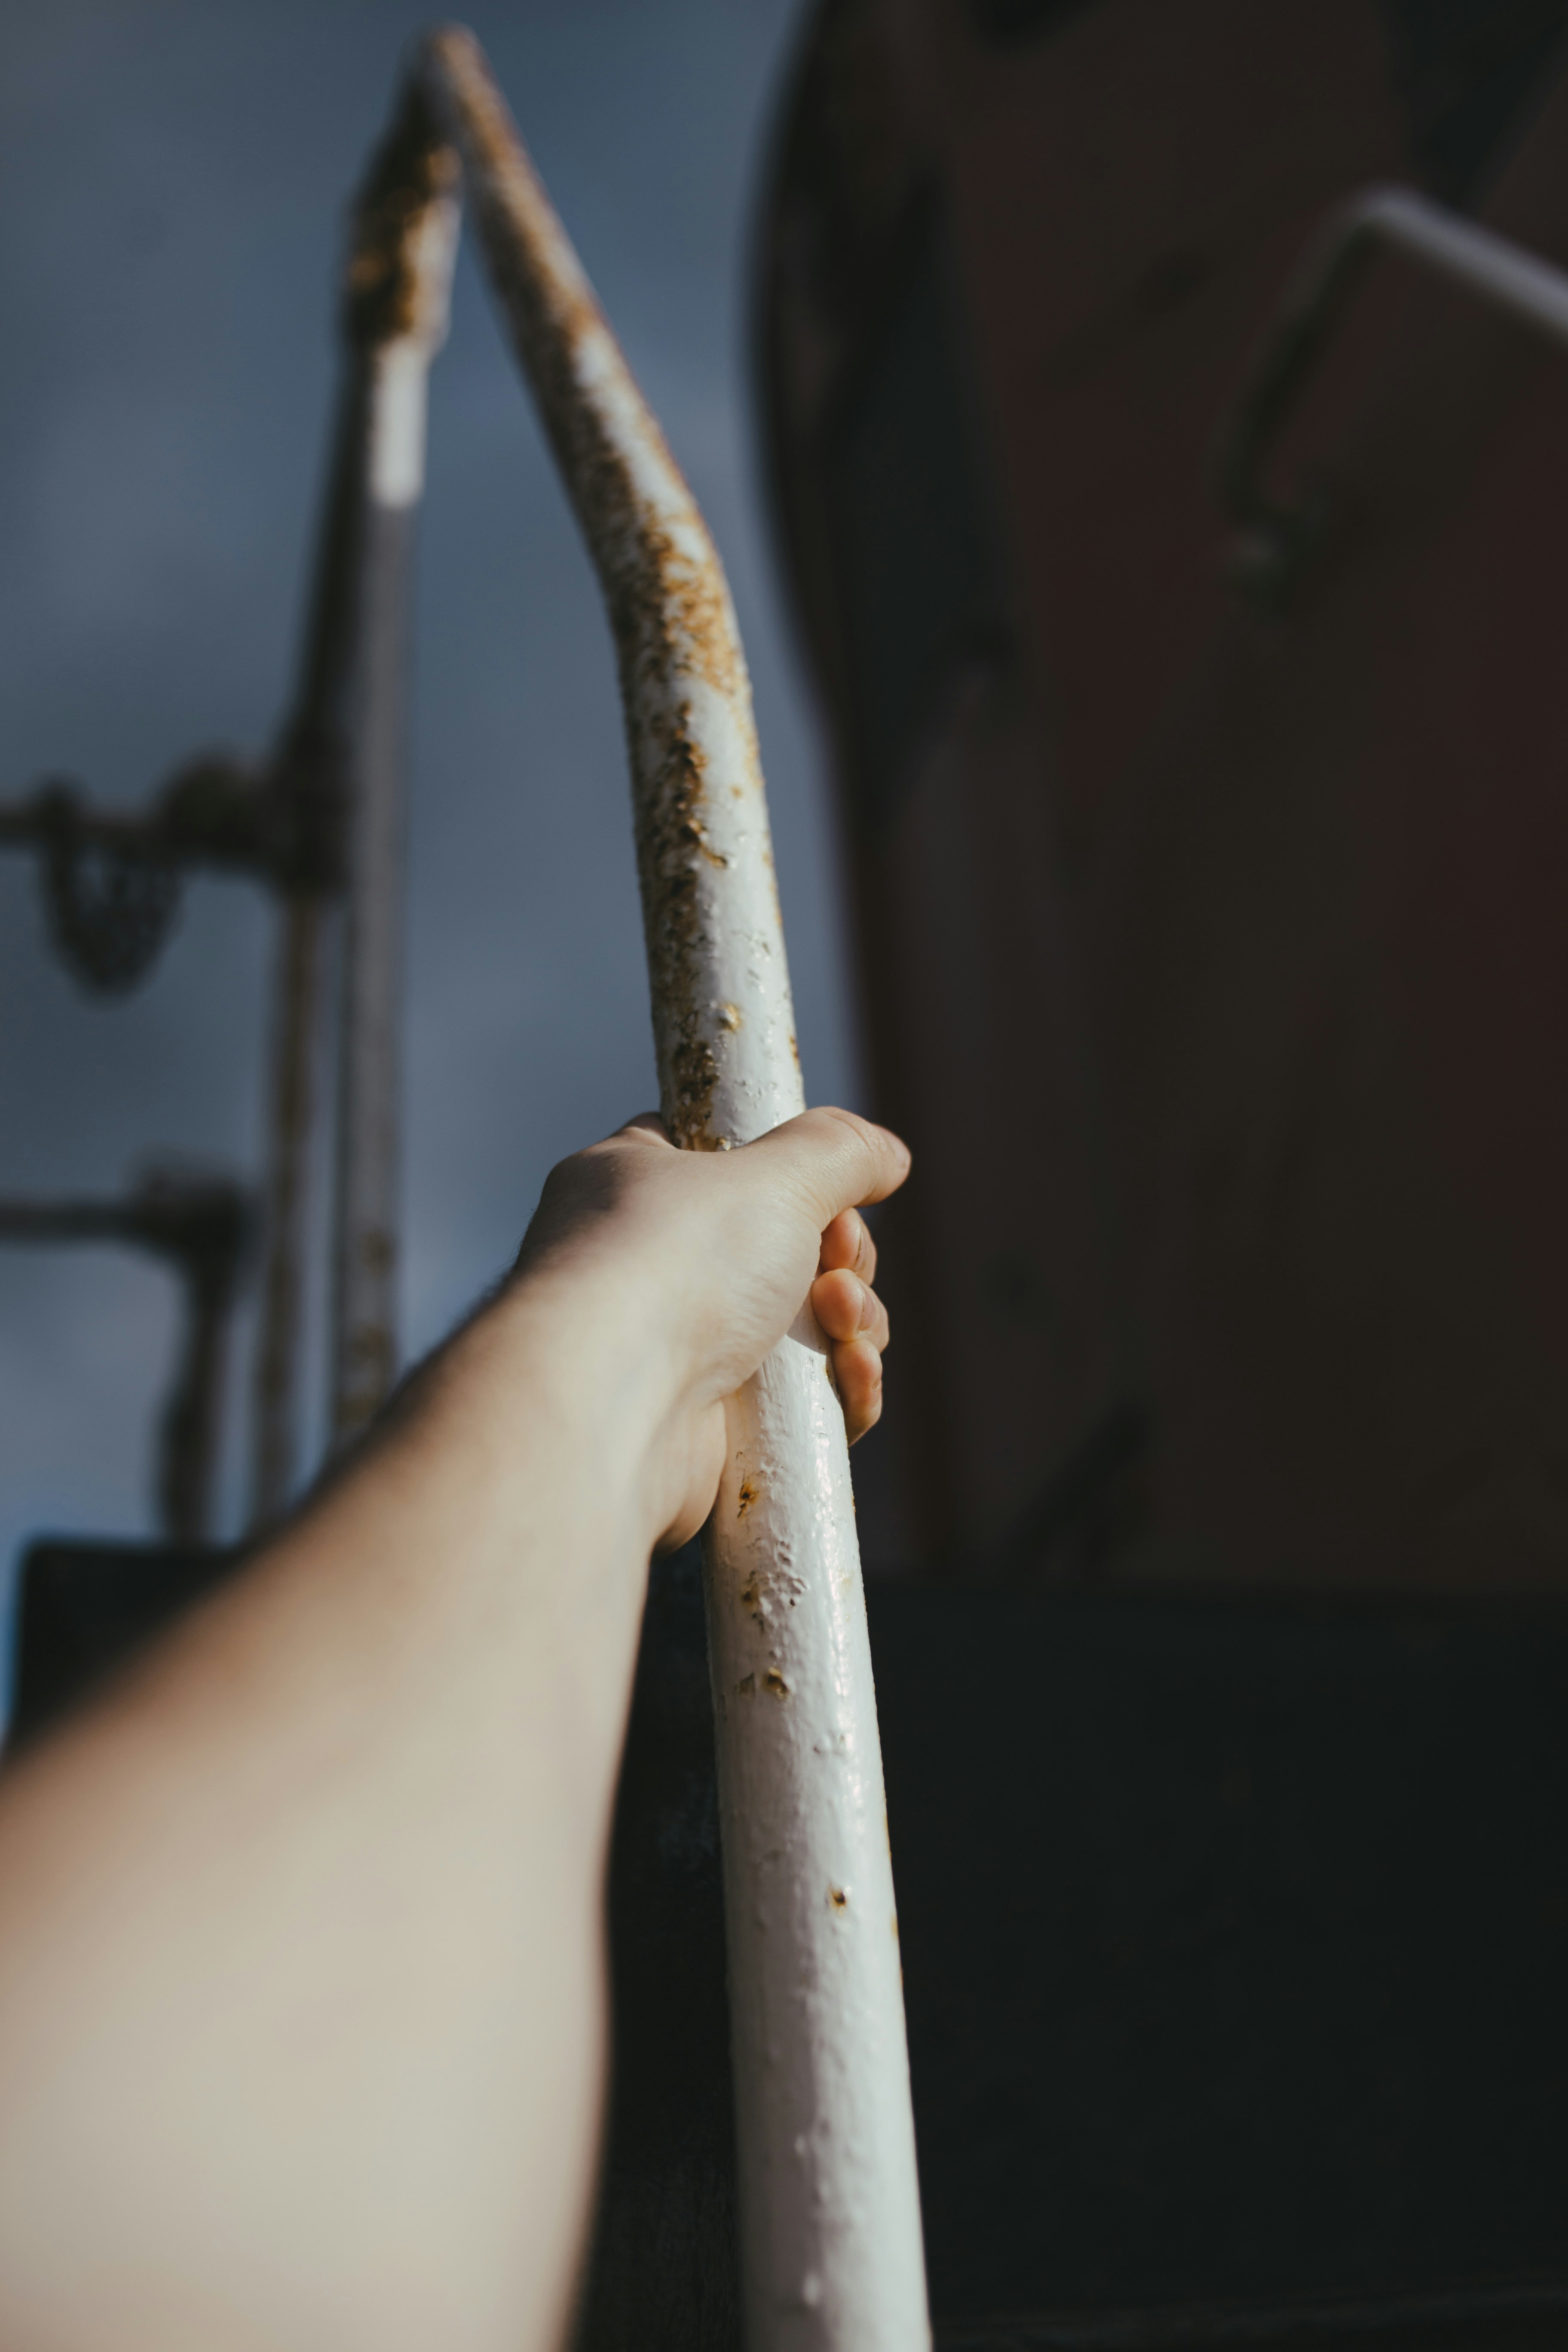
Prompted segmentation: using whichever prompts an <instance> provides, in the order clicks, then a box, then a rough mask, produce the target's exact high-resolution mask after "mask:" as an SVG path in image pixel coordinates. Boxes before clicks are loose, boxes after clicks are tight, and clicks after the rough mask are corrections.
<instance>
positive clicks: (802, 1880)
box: [423, 29, 931, 2352]
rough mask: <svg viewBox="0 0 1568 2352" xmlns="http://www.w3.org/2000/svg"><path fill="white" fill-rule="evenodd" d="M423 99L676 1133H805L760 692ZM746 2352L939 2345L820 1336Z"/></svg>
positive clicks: (608, 363)
mask: <svg viewBox="0 0 1568 2352" xmlns="http://www.w3.org/2000/svg"><path fill="white" fill-rule="evenodd" d="M423 77H424V86H425V88H426V89H427V90H428V91H429V93H430V95H431V98H432V101H433V103H434V105H435V107H436V109H437V112H438V113H439V115H440V117H441V120H442V121H443V122H444V123H445V124H446V126H447V128H448V129H449V131H450V133H451V135H452V137H453V139H454V141H455V142H456V143H457V145H458V149H459V151H460V152H461V155H462V159H463V163H464V167H465V172H466V175H467V188H468V202H469V205H470V207H471V209H472V211H473V214H474V216H475V219H476V221H477V224H478V228H479V236H480V239H481V242H482V244H483V247H484V251H485V257H486V259H487V261H488V264H489V272H490V277H491V280H492V283H493V285H494V289H495V292H496V296H497V299H498V301H499V303H500V309H501V312H502V315H503V317H504V319H505V321H506V324H507V326H508V328H509V330H510V334H511V338H512V341H513V343H514V345H515V347H516V350H517V352H518V355H519V358H520V359H521V362H522V365H523V368H524V371H525V373H527V375H528V377H529V380H530V382H531V385H532V388H533V392H534V394H535V397H536V399H537V400H538V403H539V405H540V408H541V411H542V415H543V418H544V422H545V425H546V428H547V430H548V432H549V434H550V437H551V440H552V444H553V446H554V449H555V454H556V457H557V459H558V461H559V463H560V466H561V469H562V472H563V476H564V478H565V481H566V487H567V489H568V491H569V493H570V495H571V498H572V500H573V503H574V506H575V508H576V510H577V514H578V518H579V520H580V521H581V523H582V525H583V529H584V533H585V535H586V538H587V541H588V545H589V548H590V550H591V551H592V554H593V558H594V562H595V565H596V567H597V569H598V572H599V578H600V582H601V584H602V586H603V589H604V593H605V600H606V603H607V604H608V607H609V614H610V620H611V625H612V626H613V628H614V631H615V636H616V647H617V651H618V655H619V662H620V677H621V689H622V697H623V701H624V704H625V711H626V733H627V739H628V744H629V750H630V755H631V771H632V791H633V799H634V805H635V814H636V827H637V863H638V870H639V875H640V879H641V887H642V903H643V920H644V929H645V932H646V937H647V956H648V971H649V976H650V981H651V986H652V997H653V1022H654V1036H655V1042H656V1046H657V1051H658V1072H659V1087H660V1096H661V1101H662V1106H663V1115H664V1119H665V1123H666V1125H667V1127H668V1130H669V1133H670V1134H671V1136H672V1137H673V1138H674V1139H675V1140H676V1141H677V1142H678V1143H679V1144H681V1145H682V1146H683V1147H685V1148H686V1149H688V1150H708V1151H713V1150H728V1149H730V1148H731V1147H732V1146H734V1145H736V1144H742V1143H746V1142H748V1141H750V1140H751V1139H752V1138H754V1137H756V1136H759V1135H762V1134H763V1133H764V1132H765V1131H766V1130H767V1129H770V1128H772V1127H773V1126H775V1125H777V1124H778V1123H779V1121H781V1120H783V1119H785V1118H790V1117H791V1116H792V1115H793V1114H794V1113H795V1112H796V1111H798V1110H799V1109H800V1108H802V1107H803V1104H804V1099H805V1097H804V1094H803V1091H802V1083H801V1076H800V1066H799V1062H798V1059H797V1057H796V1054H795V1035H794V1028H795V1022H794V1014H793V1012H792V1009H791V1000H790V989H789V977H788V971H787V967H786V963H785V959H784V932H783V927H782V924H781V920H780V916H779V907H778V897H777V892H776V889H775V887H774V882H773V857H772V853H771V848H770V842H769V830H768V816H767V805H766V800H765V796H764V793H763V778H762V770H761V764H760V761H759V758H758V752H757V743H756V735H755V730H754V727H753V724H752V706H751V688H750V684H749V681H748V678H747V675H746V664H745V656H744V654H743V652H742V646H741V641H740V635H739V632H738V630H737V628H736V625H735V616H734V612H733V609H732V607H731V601H730V593H729V588H728V585H727V583H726V582H725V579H724V574H723V571H722V569H721V565H720V562H719V559H718V556H717V554H716V552H715V551H714V548H713V545H712V542H711V541H710V538H709V535H708V531H707V529H706V527H705V525H704V523H703V520H702V518H701V516H700V513H699V511H698V509H697V507H696V504H695V502H694V501H693V499H692V497H691V494H690V492H689V489H688V488H687V486H686V484H685V482H684V480H683V479H682V478H681V475H680V473H679V468H678V467H677V466H676V464H675V461H674V459H673V458H672V457H671V456H670V454H669V451H668V447H667V446H666V444H665V441H664V437H663V435H662V434H661V432H660V430H659V427H658V423H657V421H656V420H655V418H654V417H653V415H652V414H651V413H650V411H649V410H648V408H647V404H646V403H645V401H644V400H643V397H642V394H641V393H640V392H639V390H638V388H637V384H636V383H635V382H634V380H633V378H632V375H631V373H630V371H629V370H628V368H627V366H626V361H625V359H624V358H623V357H622V354H621V352H620V350H619V348H618V346H617V344H616V341H615V338H614V336H613V335H612V333H611V331H610V329H609V327H608V325H607V323H606V321H605V318H604V315H603V313H602V311H601V310H600V309H599V305H598V302H597V300H596V299H595V295H594V291H593V289H592V287H591V286H590V285H589V283H588V280H587V278H585V276H584V272H583V269H582V267H581V265H580V263H579V262H578V259H577V257H576V255H575V254H574V251H573V249H572V247H571V245H570V243H569V241H568V239H567V237H566V236H565V233H564V231H563V228H562V226H561V224H560V222H559V221H558V220H557V218H556V216H555V215H554V213H553V212H552V209H551V206H550V204H549V200H548V198H547V197H546V195H545V194H544V191H543V189H542V186H541V184H540V183H539V180H538V178H537V177H536V175H535V173H534V171H533V169H532V166H531V163H530V162H529V159H528V157H527V155H526V154H525V153H524V152H523V149H522V146H521V142H520V141H519V139H518V135H517V131H516V129H515V127H514V125H513V123H512V121H511V119H510V115H509V114H508V112H507V110H506V106H505V103H504V101H503V100H502V99H501V97H500V92H499V90H498V89H496V86H495V84H494V82H493V81H492V79H491V78H490V75H489V68H488V67H487V65H486V63H485V60H484V58H483V55H482V53H481V52H480V50H479V46H478V44H477V42H475V40H474V39H473V37H472V36H471V35H470V34H468V33H466V32H463V31H461V30H458V29H453V30H447V31H444V32H441V33H438V34H437V35H435V36H434V37H432V38H431V40H430V41H429V42H428V43H427V45H426V50H425V53H424V66H423ZM707 1593H708V1613H709V1645H710V1664H711V1672H712V1680H713V1696H714V1706H715V1716H716V1727H717V1741H718V1754H719V1776H720V1801H721V1818H722V1823H723V1840H724V1877H725V1900H726V1909H727V1915H728V1923H729V1949H730V1987H731V2028H732V2038H733V2046H734V2055H735V2095H736V2112H737V2124H738V2133H737V2138H738V2155H739V2164H740V2189H741V2239H742V2281H743V2294H744V2301H745V2313H746V2327H747V2342H748V2345H749V2346H750V2347H751V2352H783V2347H790V2352H916V2347H923V2346H926V2345H928V2344H929V2342H930V2333H931V2332H930V2326H929V2323H928V2320H927V2316H926V2300H925V2279H924V2262H923V2253H922V2247H921V2221H920V2200H919V2189H918V2183H917V2179H916V2173H915V2155H914V2130H913V2122H912V2116H911V2111H910V2086H909V2062H908V2057H907V2054H906V2050H905V2039H904V2016H903V1994H902V1986H901V1981H900V1971H899V1948H898V1938H897V1932H896V1926H895V1920H894V1912H893V1883H892V1870H891V1864H890V1861H889V1852H888V1837H887V1820H886V1812H885V1808H884V1802H883V1793H882V1769H881V1754H880V1748H879V1739H878V1733H877V1715H876V1699H875V1694H874V1691H873V1687H872V1678H871V1657H870V1648H869V1643H868V1636H867V1629H866V1611H865V1600H864V1594H863V1591H862V1589H861V1581H860V1562H859V1555H858V1547H857V1542H856V1535H855V1520H854V1501H853V1497H852V1495H851V1492H850V1484H849V1464H848V1455H847V1447H846V1443H845V1433H844V1421H843V1415H842V1412H841V1411H840V1409H839V1405H838V1401H837V1396H836V1394H835V1392H834V1390H833V1386H832V1381H831V1377H830V1374H829V1371H828V1363H827V1354H826V1345H825V1343H824V1340H823V1339H822V1335H821V1333H820V1332H819V1330H818V1329H817V1328H816V1323H815V1321H814V1319H813V1318H811V1316H810V1314H809V1310H805V1311H803V1313H802V1315H801V1317H800V1318H799V1320H798V1321H797V1323H796V1325H795V1329H794V1330H793V1331H792V1332H791V1334H790V1336H789V1337H788V1338H787V1339H784V1341H783V1342H782V1344H781V1345H780V1347H779V1348H778V1349H776V1350H775V1351H774V1353H773V1356H771V1357H770V1358H769V1360H768V1361H767V1363H766V1364H765V1365H764V1366H763V1369H762V1370H761V1372H760V1373H759V1374H758V1375H757V1377H756V1378H755V1379H754V1380H753V1381H751V1382H750V1383H749V1384H748V1385H747V1387H746V1389H745V1390H744V1391H742V1394H741V1395H740V1396H739V1397H737V1398H735V1399H734V1400H733V1401H732V1403H731V1412H730V1448H729V1465H728V1467H727V1469H726V1472H725V1475H724V1479H723V1483H722V1486H721V1489H720V1494H719V1499H718V1502H717V1504H716V1505H715V1507H714V1512H713V1516H712V1518H711V1520H710V1525H709V1529H708V1540H707Z"/></svg>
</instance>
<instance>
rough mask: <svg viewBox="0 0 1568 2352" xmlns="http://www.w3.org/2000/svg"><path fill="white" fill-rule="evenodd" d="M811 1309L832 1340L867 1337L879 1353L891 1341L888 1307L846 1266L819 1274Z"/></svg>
mask: <svg viewBox="0 0 1568 2352" xmlns="http://www.w3.org/2000/svg"><path fill="white" fill-rule="evenodd" d="M811 1305H812V1311H813V1313H814V1314H815V1315H816V1319H817V1321H818V1322H819V1323H820V1324H821V1326H822V1328H823V1329H824V1331H825V1332H826V1334H827V1337H828V1338H829V1339H841V1340H849V1339H868V1340H869V1341H870V1343H871V1345H872V1347H873V1348H875V1349H876V1350H877V1352H878V1354H879V1355H880V1353H881V1351H882V1349H884V1348H885V1347H886V1346H887V1344H888V1310H887V1308H886V1307H884V1306H883V1304H882V1302H881V1300H880V1299H879V1297H878V1296H877V1294H876V1292H875V1291H874V1290H871V1289H869V1288H868V1286H867V1285H866V1284H865V1283H863V1282H862V1281H861V1280H860V1279H859V1277H858V1276H857V1275H853V1274H850V1273H849V1272H848V1271H847V1268H842V1267H841V1268H840V1269H839V1270H838V1271H837V1272H836V1273H833V1274H822V1275H818V1276H817V1278H816V1281H815V1282H814V1283H813V1284H812V1286H811Z"/></svg>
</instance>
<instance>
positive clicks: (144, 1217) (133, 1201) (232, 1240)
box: [0, 1174, 251, 1544]
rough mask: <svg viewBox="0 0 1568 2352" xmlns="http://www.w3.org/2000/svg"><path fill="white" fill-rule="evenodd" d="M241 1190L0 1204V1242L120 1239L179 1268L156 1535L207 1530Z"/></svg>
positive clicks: (204, 1535)
mask: <svg viewBox="0 0 1568 2352" xmlns="http://www.w3.org/2000/svg"><path fill="white" fill-rule="evenodd" d="M250 1229H251V1210H250V1203H249V1200H248V1198H247V1194H246V1193H245V1192H243V1191H242V1190H241V1188H240V1187H239V1186H238V1185H237V1184H233V1183H230V1182H228V1181H226V1180H225V1179H223V1178H216V1177H215V1178H189V1177H182V1176H178V1175H173V1174H163V1175H155V1176H152V1177H149V1178H148V1180H147V1181H146V1182H145V1183H143V1184H142V1185H141V1186H140V1187H139V1188H138V1189H137V1191H135V1192H131V1193H127V1194H126V1195H124V1196H123V1197H122V1198H120V1199H117V1200H88V1201H4V1202H0V1243H4V1242H16V1243H24V1244H58V1243H69V1242H120V1243H124V1244H130V1245H131V1246H132V1248H137V1249H145V1250H151V1251H152V1252H153V1254H154V1255H157V1256H159V1257H162V1258H163V1259H164V1260H165V1261H166V1262H167V1263H168V1264H170V1265H173V1266H174V1268H175V1270H176V1272H177V1273H178V1274H179V1276H180V1277H181V1282H182V1287H183V1289H184V1309H185V1312H184V1339H183V1340H182V1343H181V1348H180V1353H179V1358H178V1360H177V1363H176V1367H175V1371H174V1380H173V1381H172V1382H171V1384H170V1390H169V1395H168V1399H167V1402H166V1403H165V1405H164V1407H163V1420H162V1428H161V1432H160V1436H159V1444H158V1477H157V1495H158V1507H159V1515H160V1517H161V1518H162V1521H163V1531H164V1533H165V1534H166V1535H167V1536H168V1537H169V1538H170V1539H171V1540H172V1541H173V1542H175V1543H188V1544H195V1543H205V1542H206V1541H207V1540H209V1538H211V1536H212V1533H213V1503H214V1487H215V1484H216V1474H217V1457H218V1445H219V1441H220V1438H221V1435H222V1418H223V1396H224V1388H225V1375H226V1356H227V1339H228V1327H229V1318H230V1315H231V1312H232V1309H233V1306H234V1299H235V1293H236V1290H237V1286H238V1282H239V1276H240V1273H241V1270H242V1267H243V1265H244V1260H245V1256H246V1252H247V1246H248V1243H249V1238H250Z"/></svg>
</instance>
